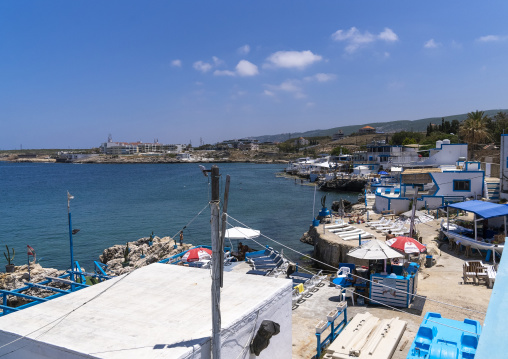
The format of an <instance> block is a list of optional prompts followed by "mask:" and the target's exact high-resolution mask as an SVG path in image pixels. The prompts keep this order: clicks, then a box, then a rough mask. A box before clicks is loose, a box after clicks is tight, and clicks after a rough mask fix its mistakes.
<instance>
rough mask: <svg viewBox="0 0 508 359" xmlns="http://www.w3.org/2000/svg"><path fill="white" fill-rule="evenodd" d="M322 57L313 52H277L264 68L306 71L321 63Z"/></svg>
mask: <svg viewBox="0 0 508 359" xmlns="http://www.w3.org/2000/svg"><path fill="white" fill-rule="evenodd" d="M322 59H323V57H322V56H320V55H316V54H313V53H312V51H309V50H307V51H277V52H275V53H273V54H271V55H270V56H269V57H268V58H267V61H268V62H267V63H266V64H265V65H264V67H282V68H297V69H300V70H301V69H304V68H305V67H307V66H309V65H312V64H313V63H315V62H318V61H321V60H322Z"/></svg>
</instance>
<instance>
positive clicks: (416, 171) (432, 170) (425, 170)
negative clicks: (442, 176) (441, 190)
mask: <svg viewBox="0 0 508 359" xmlns="http://www.w3.org/2000/svg"><path fill="white" fill-rule="evenodd" d="M435 172H442V171H441V168H434V167H433V168H408V169H407V170H404V172H402V174H403V175H417V174H423V173H435Z"/></svg>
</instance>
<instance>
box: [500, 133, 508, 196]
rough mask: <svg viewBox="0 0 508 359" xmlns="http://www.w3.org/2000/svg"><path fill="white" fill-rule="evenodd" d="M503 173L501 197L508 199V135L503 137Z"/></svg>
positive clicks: (501, 163)
mask: <svg viewBox="0 0 508 359" xmlns="http://www.w3.org/2000/svg"><path fill="white" fill-rule="evenodd" d="M499 162H500V167H501V169H500V172H501V176H500V177H501V192H500V194H499V195H500V197H501V198H504V199H508V134H502V135H501V151H500V154H499Z"/></svg>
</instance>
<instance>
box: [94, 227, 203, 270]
mask: <svg viewBox="0 0 508 359" xmlns="http://www.w3.org/2000/svg"><path fill="white" fill-rule="evenodd" d="M128 245H129V249H128V253H127V254H126V248H127V244H126V245H119V244H116V245H114V246H112V247H109V248H106V249H105V250H104V251H103V252H102V254H101V255H100V256H99V260H100V261H101V263H104V264H107V265H108V268H107V271H106V272H107V273H108V274H109V275H113V276H118V275H122V274H125V273H128V272H131V271H133V270H134V269H136V268H140V267H143V266H146V265H148V264H152V263H155V262H158V261H160V260H162V259H165V258H168V257H171V256H173V255H175V254H178V253H181V252H183V251H185V250H187V249H189V248H192V247H193V246H192V245H191V244H185V243H184V244H183V245H180V244H177V245H176V244H175V241H174V240H172V239H171V238H170V237H163V238H159V237H157V236H155V237H153V238H150V237H144V238H141V239H138V240H137V241H134V242H128ZM175 247H176V248H175ZM126 259H127V261H126Z"/></svg>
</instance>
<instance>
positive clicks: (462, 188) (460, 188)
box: [453, 180, 471, 192]
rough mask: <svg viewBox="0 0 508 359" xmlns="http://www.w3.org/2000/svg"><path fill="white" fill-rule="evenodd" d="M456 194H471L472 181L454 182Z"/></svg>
mask: <svg viewBox="0 0 508 359" xmlns="http://www.w3.org/2000/svg"><path fill="white" fill-rule="evenodd" d="M453 191H454V192H471V180H453Z"/></svg>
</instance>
